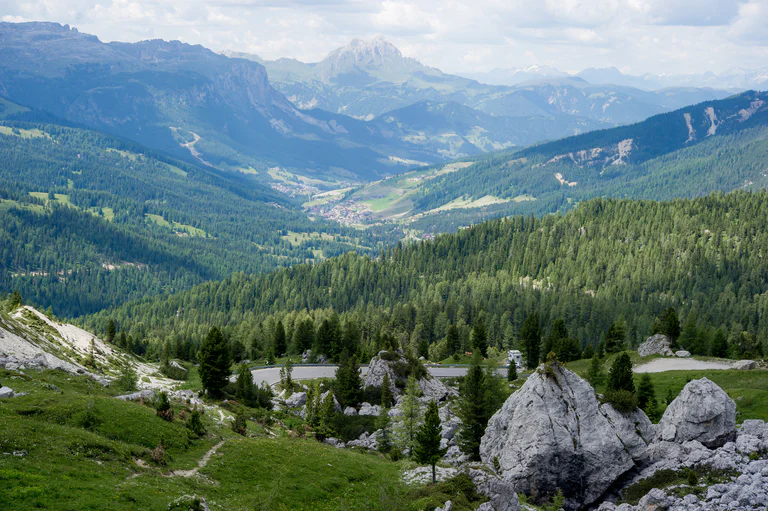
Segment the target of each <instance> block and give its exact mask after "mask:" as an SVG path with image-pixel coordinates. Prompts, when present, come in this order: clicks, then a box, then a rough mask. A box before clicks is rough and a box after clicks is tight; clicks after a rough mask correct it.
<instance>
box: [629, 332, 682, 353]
mask: <svg viewBox="0 0 768 511" xmlns="http://www.w3.org/2000/svg"><path fill="white" fill-rule="evenodd" d="M671 345H672V343H671V342H670V340H669V337H667V336H666V335H663V334H656V335H652V336H651V337H649V338H648V339H646V340H645V342H644V343H643V344H641V345H640V346H638V348H637V354H638V355H640V356H641V357H650V356H651V355H664V356H667V357H671V356H673V355H674V352H673V351H672V348H671V347H670V346H671Z"/></svg>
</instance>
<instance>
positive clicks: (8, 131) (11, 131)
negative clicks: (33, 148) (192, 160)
mask: <svg viewBox="0 0 768 511" xmlns="http://www.w3.org/2000/svg"><path fill="white" fill-rule="evenodd" d="M0 134H2V135H10V136H13V137H21V138H42V137H47V138H51V136H50V135H49V134H48V133H46V132H44V131H40V130H39V129H37V128H35V129H32V130H25V129H23V128H9V127H8V126H0Z"/></svg>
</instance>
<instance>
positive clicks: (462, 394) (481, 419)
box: [458, 354, 490, 460]
mask: <svg viewBox="0 0 768 511" xmlns="http://www.w3.org/2000/svg"><path fill="white" fill-rule="evenodd" d="M487 399H488V394H487V392H486V383H485V373H484V372H483V368H482V366H481V365H480V355H479V354H476V355H474V356H473V357H472V365H471V366H470V367H469V370H468V371H467V375H466V376H464V380H463V381H462V383H461V386H460V387H459V409H458V412H459V413H458V415H459V418H460V419H461V420H462V426H461V430H460V432H459V446H460V447H461V450H462V451H463V452H464V453H466V454H468V455H469V456H470V457H471V459H473V460H479V459H480V439H481V438H482V436H483V434H484V433H485V426H486V425H487V424H488V419H489V418H490V415H488V403H487Z"/></svg>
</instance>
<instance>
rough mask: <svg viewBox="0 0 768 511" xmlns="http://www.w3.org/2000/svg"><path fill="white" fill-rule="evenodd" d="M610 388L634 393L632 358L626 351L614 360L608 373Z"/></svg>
mask: <svg viewBox="0 0 768 511" xmlns="http://www.w3.org/2000/svg"><path fill="white" fill-rule="evenodd" d="M608 390H626V391H627V392H631V393H633V394H634V392H635V382H634V380H633V378H632V360H631V359H630V358H629V355H627V353H626V352H624V353H622V354H620V355H619V356H618V357H616V360H614V361H613V365H612V366H611V373H610V374H609V375H608Z"/></svg>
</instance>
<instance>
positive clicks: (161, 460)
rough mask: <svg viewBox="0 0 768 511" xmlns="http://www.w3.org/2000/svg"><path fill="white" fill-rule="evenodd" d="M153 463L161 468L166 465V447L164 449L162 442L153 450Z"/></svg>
mask: <svg viewBox="0 0 768 511" xmlns="http://www.w3.org/2000/svg"><path fill="white" fill-rule="evenodd" d="M152 461H154V462H155V463H157V464H158V465H161V466H162V465H165V462H166V460H165V447H163V443H162V441H161V442H160V443H159V444H157V447H155V448H154V449H153V450H152Z"/></svg>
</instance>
